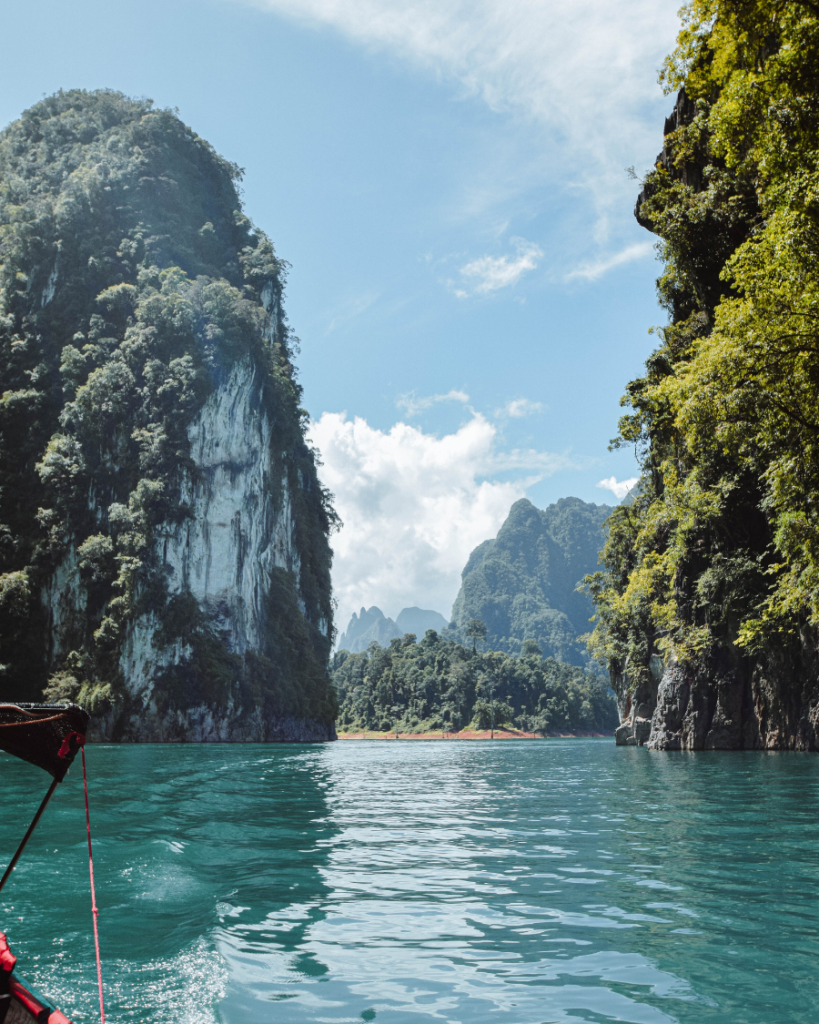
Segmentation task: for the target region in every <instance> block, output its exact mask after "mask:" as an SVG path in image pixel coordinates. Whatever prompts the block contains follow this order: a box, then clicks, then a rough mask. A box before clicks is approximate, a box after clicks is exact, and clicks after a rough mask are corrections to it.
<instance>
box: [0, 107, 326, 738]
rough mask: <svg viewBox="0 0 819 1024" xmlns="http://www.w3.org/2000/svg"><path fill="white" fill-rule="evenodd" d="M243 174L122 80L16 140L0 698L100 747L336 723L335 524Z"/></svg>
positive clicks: (5, 224)
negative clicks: (66, 703) (64, 709)
mask: <svg viewBox="0 0 819 1024" xmlns="http://www.w3.org/2000/svg"><path fill="white" fill-rule="evenodd" d="M239 177H240V172H239V170H238V168H236V167H235V166H233V165H231V164H229V163H227V162H226V161H225V160H223V159H222V158H220V157H219V156H218V155H217V154H216V153H215V152H214V151H213V149H212V148H211V147H210V146H209V145H208V144H207V143H206V142H205V141H204V140H202V139H200V138H199V137H198V136H197V135H196V134H195V133H194V132H193V131H192V130H191V129H189V128H188V127H186V126H185V125H184V124H183V123H182V122H181V121H180V120H179V119H178V118H177V117H176V116H175V115H174V114H173V113H171V112H170V111H165V110H154V109H152V107H151V104H150V103H149V102H144V101H133V100H129V99H127V98H125V97H123V96H122V95H120V94H117V93H112V92H105V91H103V92H96V93H86V92H82V91H73V92H68V93H59V94H58V95H56V96H53V97H51V98H49V99H47V100H43V101H42V102H41V103H38V104H37V105H36V106H35V107H33V108H32V109H31V110H29V111H27V112H26V113H25V114H24V115H23V116H22V118H21V119H20V120H19V121H17V122H15V123H14V124H12V125H10V126H9V127H8V128H7V129H5V131H4V132H3V133H2V134H1V135H0V240H1V241H0V246H2V247H1V248H0V385H1V386H2V397H1V398H0V480H2V489H1V490H0V524H2V525H0V662H2V663H3V664H2V675H0V695H1V696H2V698H3V699H17V700H20V699H36V698H38V697H39V696H40V694H41V692H42V691H43V688H44V687H46V688H47V693H48V695H49V696H51V697H52V698H55V699H60V698H72V699H79V700H80V701H82V702H85V703H86V704H87V705H90V708H91V710H92V711H93V712H94V722H95V730H96V735H97V736H98V737H101V738H105V739H113V740H159V741H164V740H273V739H280V740H285V739H288V740H289V739H292V740H295V739H299V740H301V739H328V738H332V737H333V736H334V726H333V721H334V717H335V710H336V709H335V699H334V695H333V690H332V687H331V684H330V682H329V677H328V674H327V662H328V658H329V653H330V647H331V637H332V628H333V625H332V604H331V591H330V560H331V554H330V548H329V544H328V534H329V532H330V530H331V528H332V527H333V524H334V522H335V516H334V513H333V510H332V508H331V506H330V502H329V495H328V494H327V493H326V492H325V491H324V490H323V489H322V487H321V485H320V484H319V481H318V478H317V475H316V467H315V460H314V456H313V453H312V451H311V449H310V448H309V446H308V445H307V444H306V442H305V437H304V421H305V413H304V411H303V410H302V409H301V408H300V407H299V399H300V394H301V393H300V388H299V386H298V384H297V383H296V381H295V379H294V370H293V364H292V361H291V352H292V339H291V333H290V330H289V328H288V325H287V321H286V318H285V314H284V311H283V309H282V304H281V298H282V286H283V265H282V263H281V262H280V261H279V260H278V259H277V257H276V255H275V253H274V250H273V247H272V245H271V244H270V242H269V240H268V239H267V238H266V237H265V235H264V234H263V233H262V232H260V231H257V230H255V229H254V228H253V226H252V225H251V224H250V223H249V221H248V220H247V219H246V218H245V217H244V215H243V214H242V212H241V203H240V200H239V197H238V194H237V190H236V185H237V181H238V179H239Z"/></svg>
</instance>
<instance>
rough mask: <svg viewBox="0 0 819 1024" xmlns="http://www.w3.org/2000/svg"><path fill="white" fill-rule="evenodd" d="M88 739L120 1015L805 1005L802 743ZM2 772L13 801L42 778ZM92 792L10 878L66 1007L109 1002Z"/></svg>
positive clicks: (665, 1010)
mask: <svg viewBox="0 0 819 1024" xmlns="http://www.w3.org/2000/svg"><path fill="white" fill-rule="evenodd" d="M89 762H90V764H89V768H90V771H91V772H92V778H91V784H92V800H93V803H92V814H93V825H94V831H95V866H96V870H97V874H98V876H99V881H98V890H99V902H100V906H101V913H102V917H101V931H102V941H103V946H104V949H103V952H104V956H105V960H106V963H105V973H106V980H107V983H108V988H109V992H110V994H109V1005H110V1012H109V1016H110V1020H111V1021H112V1024H116V1022H117V1021H122V1022H125V1021H137V1020H138V1021H144V1022H150V1024H160V1022H162V1024H166V1022H168V1024H169V1022H171V1021H173V1022H179V1024H199V1022H201V1024H213V1022H216V1021H222V1022H224V1024H264V1022H267V1021H270V1022H273V1021H275V1022H307V1021H316V1022H328V1024H330V1022H332V1024H342V1022H346V1021H350V1022H352V1021H356V1022H360V1021H362V1020H363V1021H369V1020H378V1021H383V1022H385V1024H387V1022H389V1024H399V1022H402V1021H412V1022H418V1024H421V1022H422V1021H423V1020H425V1019H429V1020H430V1021H432V1020H433V1019H434V1020H436V1021H442V1022H443V1021H452V1022H456V1021H458V1022H481V1021H489V1020H492V1021H504V1022H507V1021H508V1022H512V1024H516V1022H520V1024H529V1022H531V1024H544V1022H572V1024H576V1022H578V1021H589V1022H600V1021H631V1022H640V1024H655V1022H656V1024H660V1022H671V1021H678V1022H681V1024H694V1022H701V1021H706V1022H708V1021H714V1022H716V1021H719V1022H726V1024H733V1022H736V1024H740V1022H742V1024H780V1022H800V1024H801V1022H804V1024H815V1021H816V1019H817V1016H816V1012H815V1010H814V1001H815V999H814V987H815V979H816V966H815V965H816V962H817V954H819V903H817V899H816V892H817V883H819V856H817V853H816V850H817V848H818V847H817V840H819V817H817V813H816V812H817V809H819V760H817V759H816V758H815V757H813V756H810V755H790V754H781V755H771V754H744V753H714V754H700V755H686V754H670V755H668V754H657V753H651V752H649V751H646V750H642V749H641V750H636V749H623V748H619V749H618V748H615V747H614V745H613V744H612V743H611V741H609V740H572V741H544V742H539V743H533V742H528V743H514V742H509V741H504V742H503V743H496V744H492V743H473V744H468V743H456V742H450V743H442V742H438V743H417V742H413V743H406V742H392V743H386V742H382V743H365V742H361V743H355V742H344V743H336V744H328V745H325V746H317V747H307V746H283V747H264V746H244V747H228V746H226V747H154V746H144V747H94V748H92V749H91V750H90V751H89ZM0 771H2V778H3V781H4V792H5V796H6V799H5V801H4V803H5V805H6V806H7V807H8V806H14V807H20V806H21V805H23V804H26V813H27V811H28V806H29V805H32V806H33V805H34V804H35V803H36V800H37V797H38V794H39V790H40V789H42V788H44V785H45V783H46V781H47V780H46V779H45V777H44V776H42V774H41V773H40V774H38V773H36V771H35V770H34V769H31V768H30V767H29V766H27V765H23V764H20V763H12V762H11V761H10V760H9V759H7V758H3V759H2V761H0ZM81 789H82V787H81V785H78V779H77V778H73V779H72V778H69V779H68V780H67V782H66V783H65V785H64V786H63V787H62V788H61V790H60V792H59V795H58V797H56V798H55V803H54V806H53V809H50V810H49V813H48V817H47V818H46V819H45V820H44V823H43V826H42V831H41V833H40V835H39V836H38V837H37V839H36V840H35V841H34V845H33V849H32V852H31V855H29V856H27V858H26V860H25V861H24V863H23V864H21V867H20V869H19V877H15V879H14V881H13V882H12V883H10V884H9V887H8V889H7V890H6V891H4V893H3V898H4V899H5V901H6V902H0V915H2V916H0V922H3V924H5V928H6V930H7V931H8V932H9V935H10V939H11V940H12V942H13V943H14V945H15V948H16V949H17V951H18V953H19V954H20V958H21V964H22V962H23V961H25V965H26V967H27V968H28V973H29V975H30V976H31V978H32V980H34V981H36V982H38V983H39V984H40V985H41V986H42V987H43V988H44V989H46V990H47V991H49V992H51V993H52V994H53V995H55V996H56V997H58V998H59V999H60V1000H61V1001H62V1003H63V1004H64V1005H65V1008H66V1010H70V1011H71V1012H72V1014H73V1015H74V1017H75V1019H76V1020H77V1021H78V1024H81V1022H82V1021H83V1020H85V1021H91V1020H95V1019H97V1016H96V1015H95V1013H94V1009H93V1007H94V988H93V986H94V965H93V945H92V941H91V936H90V915H89V910H88V896H87V877H86V875H85V872H86V870H87V866H86V862H85V858H84V854H83V842H84V829H83V827H82V826H83V819H82V813H83V812H82V793H81ZM21 814H22V820H21V821H20V827H23V826H24V824H25V820H24V819H25V814H24V813H22V812H21ZM18 831H20V828H15V829H14V830H13V832H14V834H13V835H11V834H9V835H6V834H5V830H4V834H3V836H2V838H0V851H2V853H3V854H5V853H6V852H7V851H9V852H10V850H11V849H12V848H13V846H14V842H15V839H16V836H17V832H18ZM0 926H2V925H0Z"/></svg>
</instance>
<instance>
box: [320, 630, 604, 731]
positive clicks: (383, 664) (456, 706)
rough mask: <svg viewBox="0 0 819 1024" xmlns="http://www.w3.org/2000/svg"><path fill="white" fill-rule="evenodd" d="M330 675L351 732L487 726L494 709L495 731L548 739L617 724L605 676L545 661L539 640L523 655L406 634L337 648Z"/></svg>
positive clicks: (344, 726) (341, 722) (341, 723)
mask: <svg viewBox="0 0 819 1024" xmlns="http://www.w3.org/2000/svg"><path fill="white" fill-rule="evenodd" d="M332 676H333V682H334V684H335V687H336V691H337V694H338V702H339V715H338V722H337V724H338V728H339V729H341V730H343V731H347V732H357V731H360V730H372V731H383V732H387V731H399V732H410V733H411V732H427V731H430V730H444V731H447V732H457V731H459V730H460V729H464V728H466V727H467V726H469V725H470V724H471V725H473V726H474V727H475V728H478V729H488V728H489V725H490V723H491V721H492V718H493V715H492V707H493V706H494V723H495V726H496V727H499V726H501V725H511V726H513V727H516V728H519V729H524V730H528V731H532V732H540V733H542V734H549V733H560V732H613V731H614V728H615V726H616V725H617V722H618V718H617V709H616V706H615V703H614V697H613V695H612V693H611V691H610V690H609V688H608V687H607V686H606V684H605V683H604V682H603V681H602V680H601V679H600V677H599V676H594V675H589V674H588V673H586V672H584V671H583V670H582V669H581V668H578V667H577V666H574V665H564V664H561V663H560V662H557V661H554V660H553V659H552V658H547V659H544V658H543V657H542V655H541V653H540V646H539V644H538V643H537V642H536V641H534V640H526V641H524V643H523V644H522V652H521V654H520V656H519V657H516V656H513V655H509V654H506V653H503V652H499V651H485V652H484V653H477V652H473V651H472V650H471V649H470V648H469V647H465V646H464V645H462V644H459V643H457V642H456V641H454V640H452V639H449V638H443V637H441V636H440V635H439V634H438V633H437V632H436V631H435V630H432V629H429V630H427V632H426V633H425V635H424V637H423V639H422V640H421V641H420V642H418V641H417V639H416V637H415V636H414V635H413V634H412V633H407V634H406V635H405V636H404V637H403V638H401V639H395V640H392V641H391V642H390V644H389V646H388V647H380V646H379V645H378V644H376V643H372V644H370V647H369V649H368V650H367V651H364V652H362V653H360V654H350V652H349V651H338V652H337V653H336V655H335V657H334V658H333V662H332Z"/></svg>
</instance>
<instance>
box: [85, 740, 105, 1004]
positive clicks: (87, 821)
mask: <svg viewBox="0 0 819 1024" xmlns="http://www.w3.org/2000/svg"><path fill="white" fill-rule="evenodd" d="M82 784H83V787H84V788H85V828H86V831H87V832H88V874H89V877H90V878H91V916H92V918H93V921H94V947H95V949H96V953H97V985H98V986H99V990H100V1018H101V1020H102V1024H105V1006H104V1005H103V1000H102V962H101V960H100V934H99V929H98V928H97V918H98V917H99V913H100V912H99V910H97V895H96V892H95V891H94V857H93V854H92V853H91V815H90V813H89V811H88V776H87V775H86V771H85V746H83V747H82Z"/></svg>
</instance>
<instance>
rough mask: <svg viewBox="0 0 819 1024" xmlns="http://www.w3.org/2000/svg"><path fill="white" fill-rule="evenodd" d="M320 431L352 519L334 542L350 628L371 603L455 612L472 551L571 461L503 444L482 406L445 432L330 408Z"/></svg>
mask: <svg viewBox="0 0 819 1024" xmlns="http://www.w3.org/2000/svg"><path fill="white" fill-rule="evenodd" d="M310 438H311V441H312V443H313V444H314V445H315V446H316V447H317V448H318V449H319V451H320V452H321V457H322V460H323V463H324V465H323V466H322V468H321V470H320V475H321V479H322V482H323V483H324V484H325V486H327V487H329V488H330V490H331V491H332V492H333V493H334V494H335V496H336V508H337V510H338V513H339V515H340V516H341V518H342V520H343V522H344V526H343V528H342V529H341V531H340V533H338V534H336V535H335V536H334V537H333V541H332V543H333V551H334V562H333V585H334V589H335V594H336V597H337V599H338V602H339V609H338V625H339V627H340V629H344V628H345V627H346V625H347V621H348V620H349V617H350V615H351V614H352V612H353V611H358V609H359V608H360V607H362V605H363V606H366V607H369V606H370V605H372V604H375V605H378V607H380V608H381V609H382V610H383V611H384V612H385V614H388V615H390V614H392V615H395V614H397V612H398V611H400V610H401V608H403V607H405V606H408V605H414V604H417V605H420V606H421V607H426V608H434V609H436V610H437V611H440V612H441V613H442V614H444V615H446V616H448V615H449V612H450V609H451V607H452V602H453V601H454V599H455V596H456V594H457V592H458V587H459V585H460V574H461V570H462V569H463V567H464V565H465V564H466V560H467V558H468V557H469V554H470V552H471V551H472V549H473V548H474V547H476V546H477V545H478V544H480V543H481V542H482V541H484V540H486V539H487V538H489V537H494V536H495V534H496V533H497V532H498V529H499V528H500V526H501V524H502V523H503V521H504V519H505V518H506V516H507V514H508V512H509V508H510V506H511V505H512V504H513V502H515V501H517V500H518V498H521V497H523V496H524V494H525V492H526V489H527V487H530V486H531V485H532V484H534V483H535V482H536V481H538V480H540V479H543V478H544V477H545V476H547V475H549V474H550V473H553V472H554V471H555V470H556V469H559V468H563V467H566V466H568V465H570V464H571V463H570V462H569V460H568V459H567V458H566V457H565V456H560V455H555V454H552V453H550V452H542V451H537V450H534V449H531V450H521V449H516V450H513V451H502V450H499V447H498V436H497V429H496V427H495V426H494V425H493V424H492V423H490V422H489V421H488V420H487V419H486V418H485V417H483V416H481V415H480V414H478V413H474V414H473V415H472V417H471V419H469V421H468V422H466V423H465V424H464V425H463V426H462V427H460V429H458V430H457V431H455V432H454V433H451V434H446V435H444V436H443V437H436V436H435V435H434V434H427V433H424V432H423V431H422V430H420V429H418V428H417V427H414V426H410V425H408V424H406V423H396V424H395V425H394V426H393V427H392V428H391V429H390V430H388V431H382V430H377V429H375V428H374V427H371V426H370V425H369V424H368V423H367V421H366V420H364V419H362V418H360V417H355V419H352V420H350V419H348V418H347V415H346V413H324V414H323V415H322V416H321V418H320V419H319V420H317V421H314V422H313V423H312V424H311V426H310ZM499 474H503V477H504V479H498V478H497V477H498V475H499Z"/></svg>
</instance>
